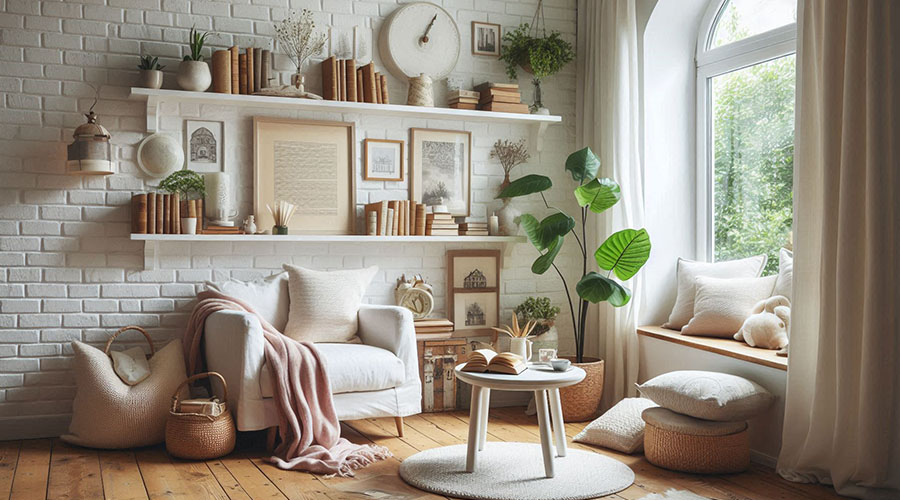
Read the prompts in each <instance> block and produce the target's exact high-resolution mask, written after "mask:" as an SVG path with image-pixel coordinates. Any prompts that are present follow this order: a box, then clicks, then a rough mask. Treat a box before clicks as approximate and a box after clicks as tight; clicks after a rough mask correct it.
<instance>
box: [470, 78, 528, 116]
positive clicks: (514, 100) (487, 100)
mask: <svg viewBox="0 0 900 500" xmlns="http://www.w3.org/2000/svg"><path fill="white" fill-rule="evenodd" d="M475 91H476V92H478V109H481V110H484V111H500V112H503V113H528V105H527V104H525V103H523V102H522V94H520V93H519V84H518V83H495V82H484V83H482V84H480V85H476V86H475ZM466 102H469V101H466ZM469 109H472V108H469Z"/></svg>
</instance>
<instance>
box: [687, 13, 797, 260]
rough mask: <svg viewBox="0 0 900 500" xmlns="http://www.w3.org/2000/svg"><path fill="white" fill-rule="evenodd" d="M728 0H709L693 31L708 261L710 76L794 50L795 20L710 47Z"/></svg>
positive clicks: (702, 253) (702, 255)
mask: <svg viewBox="0 0 900 500" xmlns="http://www.w3.org/2000/svg"><path fill="white" fill-rule="evenodd" d="M728 1H729V0H712V1H711V2H710V3H709V5H708V6H707V9H706V13H705V14H704V16H703V20H702V21H701V23H700V30H699V31H698V34H697V55H696V59H695V62H696V70H697V96H696V99H697V101H696V102H697V116H696V120H697V121H696V123H697V145H696V147H697V155H696V158H697V171H696V180H697V182H696V186H697V201H696V203H697V212H696V215H697V221H696V223H697V226H696V227H697V231H696V234H697V239H696V245H697V258H698V259H700V260H706V261H708V262H712V261H713V260H714V257H715V248H714V244H715V238H714V236H713V230H714V228H713V223H714V222H715V221H714V214H713V212H712V210H713V207H714V206H715V205H714V203H713V186H714V182H713V175H714V172H713V167H714V162H713V121H712V120H713V116H712V79H713V78H714V77H716V76H719V75H722V74H725V73H730V72H732V71H736V70H739V69H743V68H746V67H749V66H754V65H756V64H760V63H764V62H767V61H771V60H773V59H778V58H779V57H784V56H787V55H790V54H795V53H796V52H797V23H796V22H795V23H792V24H787V25H785V26H780V27H778V28H775V29H772V30H769V31H765V32H763V33H759V34H756V35H753V36H750V37H747V38H744V39H742V40H738V41H736V42H732V43H729V44H727V45H723V46H721V47H715V48H711V47H710V46H711V44H712V39H713V35H714V30H715V27H716V25H717V24H718V22H719V19H720V17H721V15H722V13H723V12H724V10H725V4H726V3H727V2H728Z"/></svg>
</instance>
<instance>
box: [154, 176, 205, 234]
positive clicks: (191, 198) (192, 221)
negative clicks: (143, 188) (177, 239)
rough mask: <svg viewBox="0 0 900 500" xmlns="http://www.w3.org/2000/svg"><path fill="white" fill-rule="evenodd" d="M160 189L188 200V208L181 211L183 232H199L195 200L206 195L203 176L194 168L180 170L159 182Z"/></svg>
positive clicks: (186, 205)
mask: <svg viewBox="0 0 900 500" xmlns="http://www.w3.org/2000/svg"><path fill="white" fill-rule="evenodd" d="M159 189H160V190H161V191H166V192H168V193H170V194H177V195H178V197H179V199H180V200H181V201H186V202H187V203H186V204H185V207H186V210H183V211H182V212H181V232H182V233H184V234H196V233H197V219H198V218H199V215H200V214H198V213H197V211H198V207H197V203H196V202H195V200H197V199H202V198H203V197H204V196H205V195H206V185H205V184H204V182H203V177H202V176H201V175H200V174H198V173H197V172H194V171H193V170H187V169H185V170H178V171H176V172H173V173H172V174H170V175H169V176H168V177H166V178H165V179H163V180H162V182H160V183H159Z"/></svg>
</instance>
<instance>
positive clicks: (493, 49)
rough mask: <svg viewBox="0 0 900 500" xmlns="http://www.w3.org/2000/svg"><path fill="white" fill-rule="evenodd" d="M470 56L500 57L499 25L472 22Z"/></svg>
mask: <svg viewBox="0 0 900 500" xmlns="http://www.w3.org/2000/svg"><path fill="white" fill-rule="evenodd" d="M472 54H475V55H476V56H497V57H500V25H499V24H493V23H483V22H480V21H472Z"/></svg>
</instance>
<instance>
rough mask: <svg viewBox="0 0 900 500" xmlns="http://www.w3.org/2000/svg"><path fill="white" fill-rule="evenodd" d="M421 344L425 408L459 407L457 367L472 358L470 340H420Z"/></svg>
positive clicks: (435, 409) (423, 402)
mask: <svg viewBox="0 0 900 500" xmlns="http://www.w3.org/2000/svg"><path fill="white" fill-rule="evenodd" d="M417 347H418V351H419V375H420V376H421V380H422V411H423V412H426V413H430V412H439V411H450V410H455V409H457V408H458V405H457V381H456V374H455V373H454V371H453V369H454V367H456V365H458V364H460V363H465V362H466V360H467V359H468V353H469V344H468V342H467V341H466V339H446V340H420V341H418V342H417Z"/></svg>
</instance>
